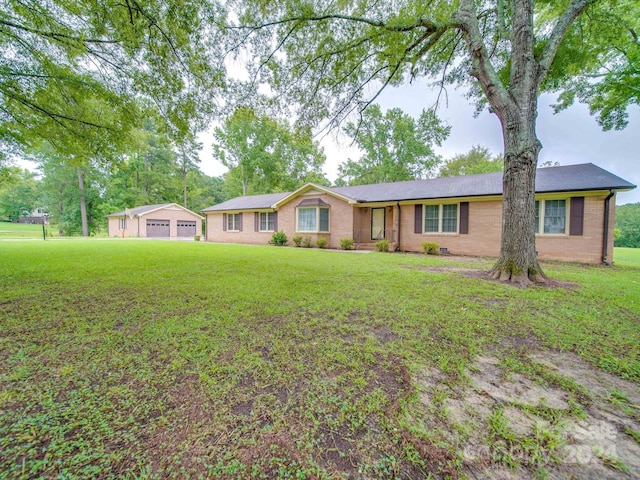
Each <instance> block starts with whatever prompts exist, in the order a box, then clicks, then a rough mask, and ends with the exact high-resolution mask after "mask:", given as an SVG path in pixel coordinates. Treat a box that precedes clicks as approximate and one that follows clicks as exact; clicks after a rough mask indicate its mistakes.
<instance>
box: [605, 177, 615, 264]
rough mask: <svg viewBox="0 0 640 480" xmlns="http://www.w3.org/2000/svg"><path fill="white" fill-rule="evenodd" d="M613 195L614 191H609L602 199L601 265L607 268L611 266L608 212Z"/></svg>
mask: <svg viewBox="0 0 640 480" xmlns="http://www.w3.org/2000/svg"><path fill="white" fill-rule="evenodd" d="M614 195H615V190H613V189H611V190H609V195H607V197H606V198H605V199H604V234H603V238H602V263H604V264H605V265H606V266H607V267H610V266H611V262H610V261H609V258H608V257H609V254H608V251H609V212H610V210H611V197H613V196H614Z"/></svg>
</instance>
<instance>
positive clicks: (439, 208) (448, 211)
mask: <svg viewBox="0 0 640 480" xmlns="http://www.w3.org/2000/svg"><path fill="white" fill-rule="evenodd" d="M424 233H458V204H457V203H448V204H440V205H425V206H424Z"/></svg>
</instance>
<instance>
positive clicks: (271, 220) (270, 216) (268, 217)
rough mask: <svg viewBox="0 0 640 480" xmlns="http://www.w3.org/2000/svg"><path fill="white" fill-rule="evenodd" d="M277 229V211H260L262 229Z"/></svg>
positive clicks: (262, 230)
mask: <svg viewBox="0 0 640 480" xmlns="http://www.w3.org/2000/svg"><path fill="white" fill-rule="evenodd" d="M275 229H276V212H260V231H261V232H273V231H275Z"/></svg>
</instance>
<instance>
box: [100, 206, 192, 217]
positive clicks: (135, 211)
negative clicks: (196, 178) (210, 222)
mask: <svg viewBox="0 0 640 480" xmlns="http://www.w3.org/2000/svg"><path fill="white" fill-rule="evenodd" d="M158 210H183V211H185V212H189V213H190V214H192V215H195V216H196V217H200V218H204V217H202V215H198V214H197V213H195V212H192V211H191V210H189V209H187V208H184V207H183V206H181V205H178V204H177V203H160V204H157V205H141V206H139V207H134V208H127V209H125V210H122V211H121V212H116V213H111V214H109V215H107V217H125V216H126V217H129V218H134V217H141V216H142V215H146V214H148V213H152V212H156V211H158Z"/></svg>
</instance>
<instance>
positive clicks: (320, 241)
mask: <svg viewBox="0 0 640 480" xmlns="http://www.w3.org/2000/svg"><path fill="white" fill-rule="evenodd" d="M327 243H328V242H327V239H326V238H322V237H318V239H317V240H316V245H317V246H318V248H327Z"/></svg>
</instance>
